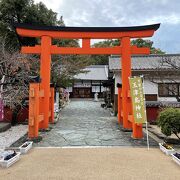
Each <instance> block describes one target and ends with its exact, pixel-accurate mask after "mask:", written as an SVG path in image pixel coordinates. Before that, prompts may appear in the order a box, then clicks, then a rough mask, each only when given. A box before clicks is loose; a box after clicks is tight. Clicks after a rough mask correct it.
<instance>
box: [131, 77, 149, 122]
mask: <svg viewBox="0 0 180 180" xmlns="http://www.w3.org/2000/svg"><path fill="white" fill-rule="evenodd" d="M129 82H130V91H131V99H132V106H133V115H134V122H135V123H145V122H146V121H147V117H146V109H145V108H146V107H145V100H144V99H145V98H144V92H143V83H142V78H141V77H133V78H130V79H129Z"/></svg>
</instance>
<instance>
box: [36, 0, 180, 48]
mask: <svg viewBox="0 0 180 180" xmlns="http://www.w3.org/2000/svg"><path fill="white" fill-rule="evenodd" d="M39 1H40V0H35V2H39ZM41 1H42V2H44V4H46V6H47V7H48V8H51V9H52V10H53V11H56V12H57V13H58V14H59V16H60V15H63V17H64V21H65V24H66V25H67V26H132V25H145V24H152V23H162V26H161V27H160V29H159V30H158V31H157V32H156V33H155V35H154V37H153V40H154V42H155V44H156V45H158V46H160V47H163V50H164V51H168V52H175V51H176V52H180V46H178V45H177V44H176V43H179V41H178V40H177V37H179V34H180V30H179V29H180V11H179V8H180V0H171V1H169V0H111V1H110V0H109V1H107V0H41ZM172 27H176V28H175V29H172ZM168 31H170V32H171V34H169V33H168ZM172 33H173V36H172ZM166 42H168V43H166ZM169 43H170V44H171V47H169V46H168V45H169ZM173 46H174V47H175V48H173ZM178 47H179V48H178ZM170 48H171V49H170Z"/></svg>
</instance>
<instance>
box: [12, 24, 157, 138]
mask: <svg viewBox="0 0 180 180" xmlns="http://www.w3.org/2000/svg"><path fill="white" fill-rule="evenodd" d="M14 26H15V27H16V32H17V34H18V35H19V36H22V37H38V38H41V45H36V46H35V47H22V48H21V52H22V53H25V54H40V55H41V61H40V62H41V66H40V77H41V80H42V81H41V83H40V87H38V88H39V90H38V91H37V93H38V94H39V93H40V94H41V95H42V94H43V95H42V96H41V97H43V99H42V101H39V99H38V98H37V96H35V95H34V94H33V93H31V92H30V98H31V97H34V98H35V97H36V101H35V102H37V104H31V103H30V104H29V111H30V112H29V138H36V137H37V136H38V129H39V128H41V129H47V128H48V124H49V109H50V98H49V97H50V94H51V95H52V93H50V70H51V54H110V55H111V54H117V55H121V58H122V93H121V91H119V93H121V94H119V96H120V97H121V98H122V104H121V105H122V107H120V103H118V104H119V107H118V114H120V116H121V117H120V118H118V120H119V122H120V123H122V124H123V127H124V128H125V129H132V130H133V134H132V137H133V138H142V137H143V133H142V124H135V123H134V121H133V116H132V114H133V113H132V104H131V98H130V92H129V80H128V78H129V77H130V76H131V55H134V54H149V53H150V50H149V48H138V47H136V46H131V44H130V39H131V38H144V37H151V36H153V34H154V32H155V31H156V30H157V29H158V28H159V26H160V24H153V25H146V26H132V27H58V26H38V25H28V24H15V25H14ZM53 38H56V39H82V48H77V47H57V46H55V45H52V43H51V42H52V39H53ZM91 39H119V40H121V45H120V46H116V47H108V48H91V46H90V40H91ZM32 88H33V87H32ZM36 88H37V87H34V89H36ZM38 88H37V89H38ZM39 91H40V92H39ZM33 92H34V91H33ZM32 94H33V95H32ZM38 97H39V95H38ZM51 99H53V97H51ZM118 101H119V98H118ZM51 105H52V103H51ZM120 110H121V112H120ZM39 111H40V112H39ZM51 114H52V113H51ZM40 121H41V123H39V122H40ZM52 121H53V120H52Z"/></svg>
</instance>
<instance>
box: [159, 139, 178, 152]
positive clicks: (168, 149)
mask: <svg viewBox="0 0 180 180" xmlns="http://www.w3.org/2000/svg"><path fill="white" fill-rule="evenodd" d="M159 148H160V150H161V151H162V152H164V153H165V154H166V155H171V154H173V153H174V152H175V150H174V149H173V147H172V146H171V145H169V144H167V143H165V142H163V143H159Z"/></svg>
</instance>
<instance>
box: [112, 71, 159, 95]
mask: <svg viewBox="0 0 180 180" xmlns="http://www.w3.org/2000/svg"><path fill="white" fill-rule="evenodd" d="M114 77H115V94H118V88H117V86H116V85H117V83H122V79H121V77H120V73H118V72H115V74H114ZM144 91H145V94H158V85H157V84H155V83H152V82H150V81H149V80H146V79H145V80H144Z"/></svg>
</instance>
